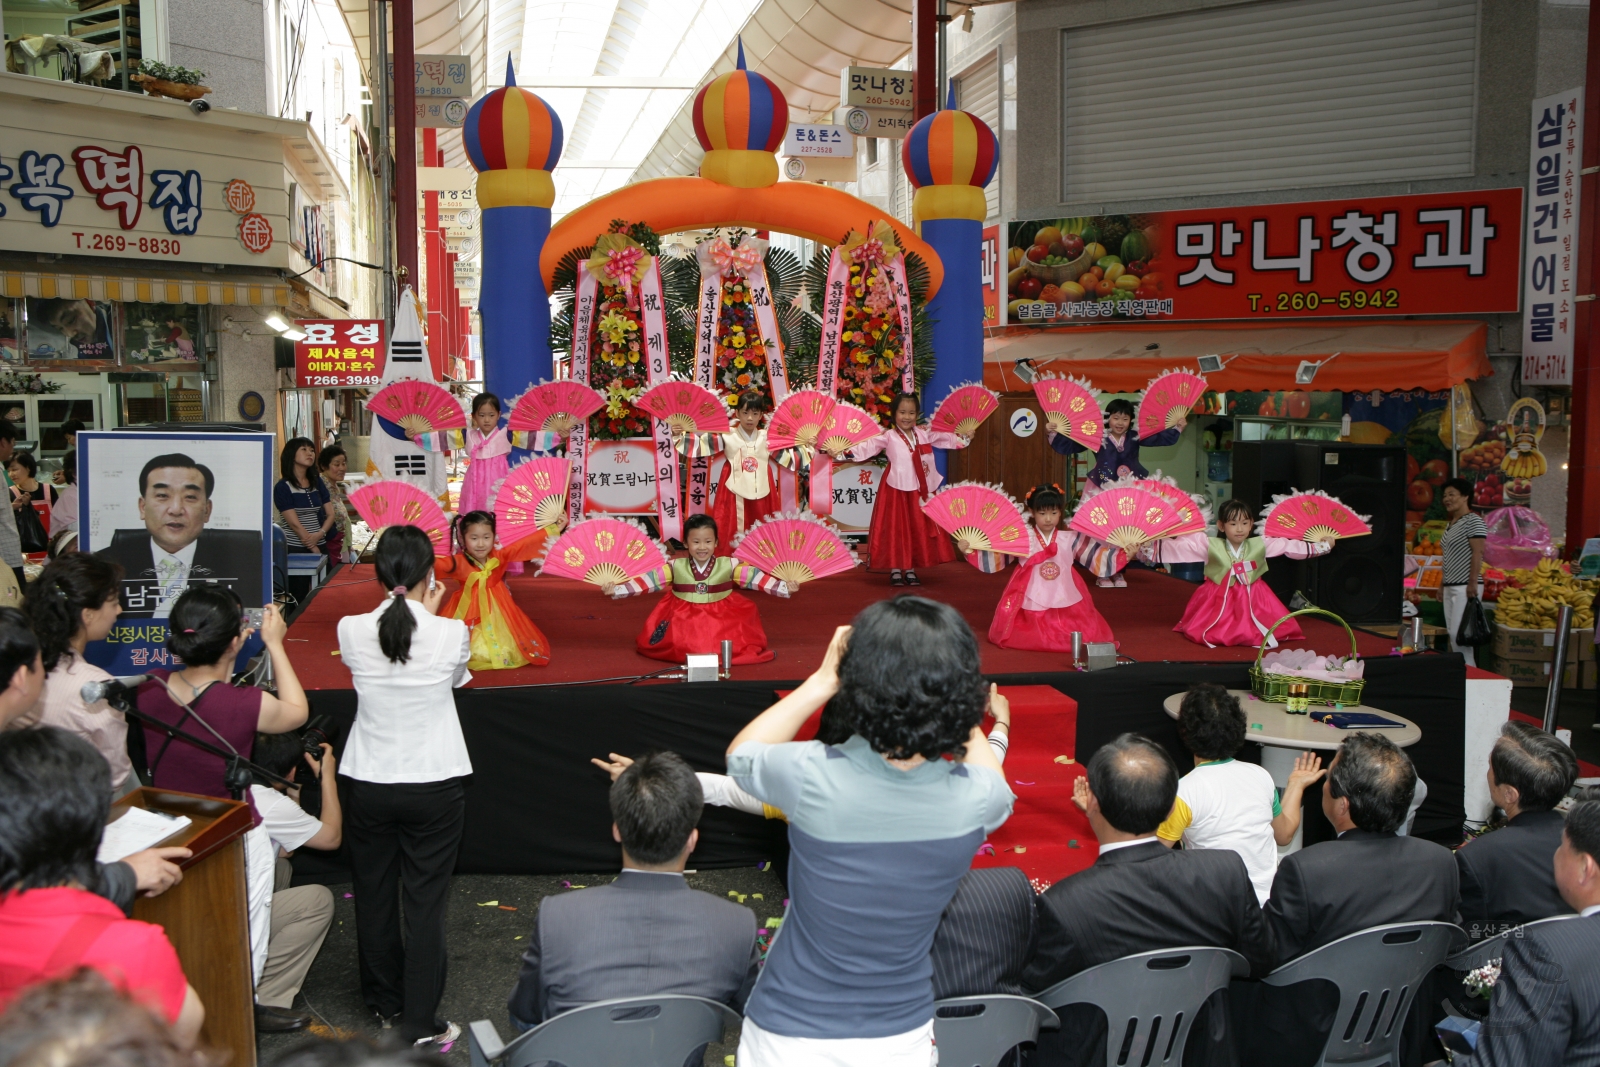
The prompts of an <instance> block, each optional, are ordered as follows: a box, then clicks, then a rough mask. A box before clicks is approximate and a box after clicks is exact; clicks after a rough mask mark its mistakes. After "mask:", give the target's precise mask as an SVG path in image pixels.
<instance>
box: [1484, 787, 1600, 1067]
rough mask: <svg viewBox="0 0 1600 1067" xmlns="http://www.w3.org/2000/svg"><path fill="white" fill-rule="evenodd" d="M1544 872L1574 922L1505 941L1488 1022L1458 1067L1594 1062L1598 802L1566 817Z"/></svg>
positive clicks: (1599, 954)
mask: <svg viewBox="0 0 1600 1067" xmlns="http://www.w3.org/2000/svg"><path fill="white" fill-rule="evenodd" d="M1551 868H1552V873H1553V874H1554V877H1555V882H1556V885H1557V887H1559V889H1560V890H1561V899H1562V900H1563V901H1564V902H1565V903H1566V905H1567V907H1569V908H1571V909H1572V910H1573V911H1576V912H1578V913H1579V915H1580V916H1581V917H1580V918H1577V919H1571V920H1568V921H1566V922H1559V923H1549V924H1546V925H1543V926H1536V927H1533V928H1532V929H1530V930H1527V931H1525V932H1524V934H1523V936H1521V937H1511V938H1507V939H1506V951H1505V955H1504V957H1502V959H1501V963H1500V979H1499V981H1497V982H1495V985H1494V992H1493V993H1492V994H1491V995H1490V999H1489V1018H1488V1020H1487V1021H1485V1022H1484V1024H1483V1028H1482V1029H1481V1030H1480V1031H1479V1033H1478V1048H1477V1051H1476V1052H1474V1053H1473V1055H1472V1057H1471V1058H1470V1059H1467V1060H1464V1061H1463V1062H1465V1063H1470V1064H1475V1065H1478V1067H1545V1065H1547V1064H1548V1065H1555V1064H1565V1065H1568V1067H1576V1065H1579V1064H1595V1063H1600V917H1597V916H1600V800H1584V801H1581V802H1579V803H1578V804H1576V805H1574V806H1573V808H1572V810H1571V811H1569V812H1568V813H1567V819H1566V824H1565V827H1564V832H1563V833H1562V835H1561V844H1560V846H1559V847H1558V848H1557V849H1556V851H1555V856H1554V857H1553V858H1552V862H1551ZM1530 873H1531V872H1530Z"/></svg>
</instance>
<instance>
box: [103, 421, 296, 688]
mask: <svg viewBox="0 0 1600 1067" xmlns="http://www.w3.org/2000/svg"><path fill="white" fill-rule="evenodd" d="M272 445H273V435H272V434H268V433H244V432H241V433H192V434H191V433H182V432H176V433H174V432H137V431H134V432H129V431H104V430H97V431H84V432H83V433H80V434H79V435H78V492H79V495H80V499H79V501H78V504H79V513H80V514H81V515H82V516H83V519H82V520H81V524H80V527H79V543H78V547H79V549H80V550H81V551H84V552H89V553H92V554H93V555H96V556H99V557H101V558H102V559H105V560H109V561H111V562H113V563H116V564H117V565H119V566H120V567H121V568H122V571H123V575H122V585H121V590H122V593H121V600H122V615H121V617H120V618H119V619H118V620H117V623H116V625H115V626H113V627H112V630H111V633H110V635H109V636H108V637H107V638H106V640H105V641H104V642H102V643H100V645H98V646H97V645H90V647H89V651H88V658H89V660H90V662H92V663H95V664H96V665H98V666H100V667H103V668H105V669H106V670H108V671H110V672H111V673H112V674H119V675H126V674H138V673H141V672H143V671H145V670H147V669H149V668H151V667H167V666H169V665H170V664H171V663H173V662H174V659H175V657H173V656H172V655H171V654H170V653H169V652H168V651H167V648H166V645H167V637H168V631H167V618H168V617H169V616H170V614H171V612H172V605H173V603H174V602H176V601H177V599H178V597H179V596H181V595H182V594H183V592H184V590H185V589H187V588H189V587H190V586H191V585H200V584H212V585H223V586H226V587H228V588H230V589H232V590H233V591H234V592H235V593H237V594H238V596H239V600H240V602H241V606H242V607H243V608H244V610H245V613H246V614H247V615H249V616H250V617H251V618H252V619H253V620H256V621H259V619H260V616H261V608H262V607H263V605H265V604H267V603H269V602H270V601H271V599H272V479H273V478H274V476H275V472H274V470H273V464H274V461H275V459H276V457H275V455H274V454H273V448H272Z"/></svg>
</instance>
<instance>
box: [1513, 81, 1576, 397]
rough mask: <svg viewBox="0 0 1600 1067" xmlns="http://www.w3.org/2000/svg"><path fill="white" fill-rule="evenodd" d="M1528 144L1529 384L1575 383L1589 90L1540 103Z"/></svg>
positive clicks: (1525, 327) (1525, 366) (1525, 375)
mask: <svg viewBox="0 0 1600 1067" xmlns="http://www.w3.org/2000/svg"><path fill="white" fill-rule="evenodd" d="M1529 142H1530V143H1529V145H1528V232H1527V235H1526V238H1525V241H1526V245H1525V248H1524V253H1523V258H1524V262H1525V264H1526V266H1525V268H1524V269H1525V271H1526V278H1525V279H1524V281H1523V288H1522V291H1523V294H1524V296H1525V297H1526V300H1527V307H1528V313H1527V315H1525V316H1523V319H1522V380H1523V382H1524V383H1526V384H1529V385H1571V384H1572V337H1573V331H1574V329H1575V328H1576V323H1575V322H1574V321H1573V319H1574V318H1575V316H1574V314H1573V310H1574V307H1575V305H1574V303H1573V297H1574V295H1575V294H1576V292H1577V290H1576V289H1574V288H1573V286H1574V285H1575V284H1576V278H1577V259H1578V257H1577V250H1578V249H1577V245H1578V207H1579V203H1578V168H1579V167H1580V166H1582V163H1581V160H1582V159H1583V90H1582V89H1581V88H1579V89H1568V90H1567V91H1566V92H1564V93H1557V94H1555V95H1554V96H1546V97H1541V98H1540V99H1538V100H1535V101H1534V102H1533V124H1532V128H1531V133H1530V137H1529Z"/></svg>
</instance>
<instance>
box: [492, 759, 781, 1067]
mask: <svg viewBox="0 0 1600 1067" xmlns="http://www.w3.org/2000/svg"><path fill="white" fill-rule="evenodd" d="M703 806H704V801H703V797H702V794H701V791H700V782H699V780H698V779H696V778H695V775H694V771H692V770H690V769H689V765H688V764H687V763H685V762H684V761H683V759H682V757H680V756H678V755H676V754H674V753H671V752H657V753H653V754H651V755H647V756H641V757H640V758H639V759H638V760H636V761H634V763H633V764H632V765H631V766H629V767H628V768H627V769H626V770H624V771H622V773H621V774H619V775H618V776H617V780H616V781H615V782H613V783H612V785H611V817H612V819H613V820H615V821H614V822H613V823H612V826H611V833H612V836H613V837H615V838H616V840H617V841H619V842H620V843H621V844H622V873H621V874H620V875H619V876H618V877H617V880H616V881H615V882H613V883H612V884H611V885H606V886H597V887H595V888H593V889H585V890H582V891H581V892H577V893H567V894H565V895H564V896H558V897H546V898H545V900H544V902H543V903H542V904H541V905H540V906H539V915H538V918H537V919H536V920H535V922H534V928H533V936H532V937H530V938H529V943H528V950H527V951H526V952H524V953H523V954H522V971H521V973H520V974H519V975H518V976H517V984H516V988H514V989H513V990H512V991H511V998H510V1000H509V1001H508V1002H507V1005H506V1006H507V1008H508V1009H509V1010H510V1013H511V1022H512V1024H513V1025H514V1026H516V1028H517V1029H518V1030H530V1029H532V1028H533V1027H535V1026H537V1025H538V1024H539V1023H541V1022H544V1021H545V1020H546V1019H549V1018H551V1017H553V1016H556V1015H559V1014H560V1013H561V1012H564V1011H568V1010H570V1009H572V1008H577V1007H581V1006H583V1005H585V1004H592V1003H594V1002H595V1001H598V1000H611V999H615V998H618V997H642V996H650V995H653V994H661V993H683V994H688V995H690V996H697V997H707V998H709V999H711V1000H718V1001H722V1002H723V1003H725V1004H728V1005H730V1006H732V1007H734V1008H740V1007H742V1006H743V1005H744V1001H745V998H746V997H747V996H749V994H750V988H751V986H753V985H754V984H755V979H756V962H757V960H758V959H759V958H760V956H759V953H758V950H757V948H756V919H755V915H754V913H753V912H751V911H750V909H748V908H744V907H741V906H739V905H738V904H734V903H731V902H729V901H726V900H721V899H718V898H717V897H714V896H712V895H711V894H709V893H701V892H699V891H698V890H694V889H690V888H689V885H688V883H687V882H685V881H684V877H683V869H684V866H685V864H687V863H688V860H689V853H691V852H693V851H694V846H695V844H696V842H697V841H698V840H699V836H700V835H699V831H698V830H696V829H695V824H696V823H697V822H699V821H700V810H701V808H702V807H703ZM694 1062H696V1063H698V1062H700V1061H699V1059H698V1058H695V1059H694Z"/></svg>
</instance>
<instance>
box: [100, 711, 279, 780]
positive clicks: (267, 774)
mask: <svg viewBox="0 0 1600 1067" xmlns="http://www.w3.org/2000/svg"><path fill="white" fill-rule="evenodd" d="M132 692H133V691H132V690H130V689H128V688H127V687H126V686H122V685H113V686H110V687H109V688H107V689H106V691H105V696H104V699H105V702H106V703H107V704H109V705H111V706H112V707H113V708H116V709H117V710H118V711H120V712H122V714H124V715H126V716H128V717H129V718H131V719H135V720H137V721H139V722H142V723H144V724H145V725H146V726H152V727H154V728H155V729H157V730H160V731H161V732H162V733H164V734H166V735H167V736H168V737H169V738H172V739H174V740H177V741H182V742H184V743H185V744H189V745H193V746H194V747H195V748H198V749H199V750H200V751H202V752H208V753H210V754H211V755H213V756H216V757H218V758H219V759H221V760H222V761H223V762H224V763H226V764H227V765H228V771H227V781H228V791H229V792H231V793H232V794H233V799H235V800H243V799H244V796H243V794H244V789H245V786H244V785H242V784H241V785H235V784H234V783H235V782H238V781H240V779H239V777H238V772H240V771H249V772H250V773H251V774H252V775H256V776H259V777H261V778H265V779H266V780H267V781H269V782H275V783H277V784H278V785H282V786H287V787H289V788H291V789H292V788H294V785H295V783H293V782H291V781H289V779H287V778H285V777H283V776H282V775H280V774H275V773H274V772H272V771H269V770H267V769H266V768H265V767H263V766H261V765H260V764H259V763H254V762H252V761H250V760H248V759H246V758H245V757H243V756H241V755H239V754H238V753H237V752H228V751H226V750H225V749H221V748H218V747H217V746H216V745H213V744H212V743H211V742H209V741H204V740H202V739H200V738H198V737H196V736H195V735H193V734H190V733H185V732H184V731H183V730H180V729H179V728H178V727H176V726H174V725H172V724H171V723H169V722H167V721H165V720H163V719H158V718H156V717H155V716H154V715H149V714H146V713H145V712H142V711H140V710H139V709H138V708H136V707H134V705H133V701H132V700H129V699H128V698H129V696H131V695H132Z"/></svg>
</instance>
